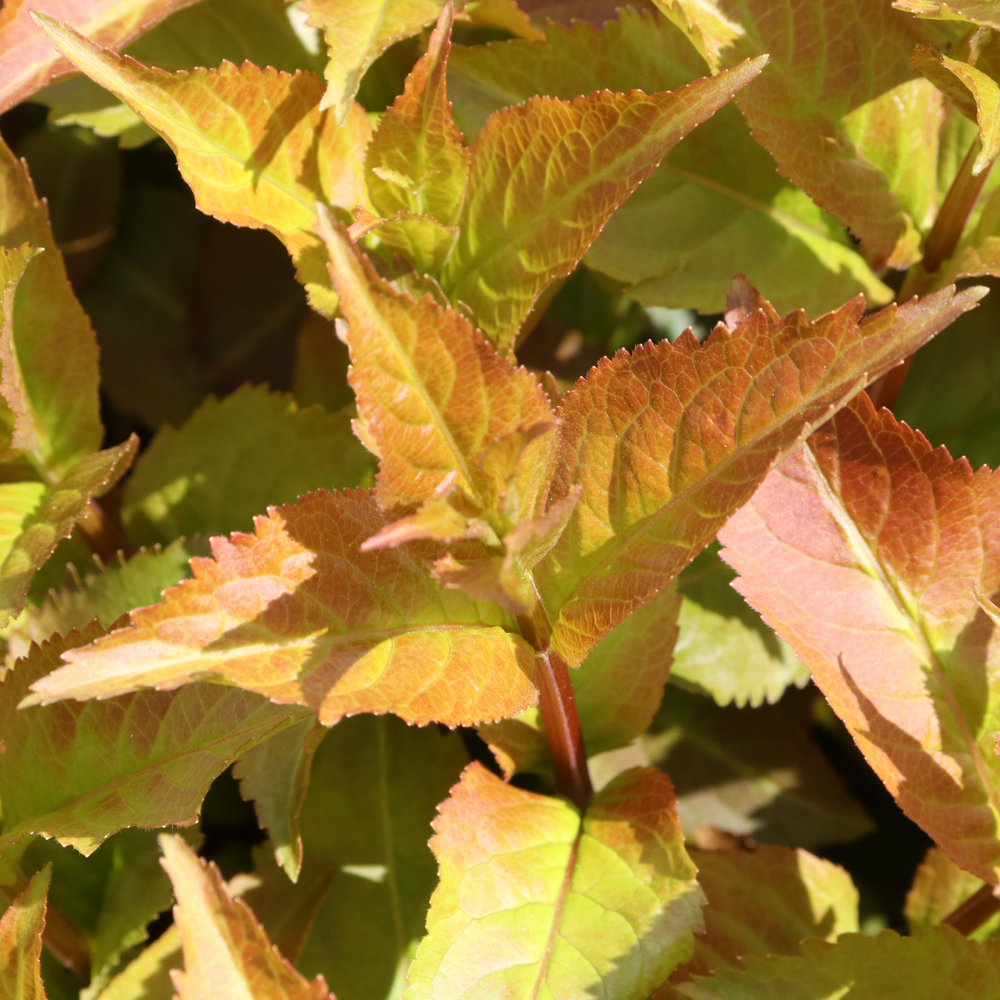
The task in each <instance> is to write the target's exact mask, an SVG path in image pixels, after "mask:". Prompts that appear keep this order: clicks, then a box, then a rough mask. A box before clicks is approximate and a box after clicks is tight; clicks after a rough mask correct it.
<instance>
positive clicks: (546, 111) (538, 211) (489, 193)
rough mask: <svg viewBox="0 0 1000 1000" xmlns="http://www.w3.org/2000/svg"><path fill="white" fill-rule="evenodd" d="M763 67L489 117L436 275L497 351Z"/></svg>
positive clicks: (541, 101)
mask: <svg viewBox="0 0 1000 1000" xmlns="http://www.w3.org/2000/svg"><path fill="white" fill-rule="evenodd" d="M764 61H765V60H764V58H763V57H761V58H759V59H756V60H750V61H748V62H745V63H742V64H740V65H739V66H737V67H736V68H734V69H732V70H729V71H727V72H725V73H721V74H719V75H718V76H714V77H710V78H705V79H703V80H699V81H697V82H695V83H692V84H690V85H689V86H687V87H683V88H681V89H680V90H677V91H675V92H668V93H660V94H653V95H650V96H647V95H645V94H643V93H641V92H639V91H633V92H632V93H629V94H611V93H606V92H602V93H596V94H591V95H590V96H587V97H579V98H577V99H576V100H574V101H571V102H566V101H559V100H555V99H553V98H544V97H538V98H534V99H533V100H530V101H528V102H527V103H526V104H523V105H518V106H516V107H513V108H508V109H506V110H504V111H501V112H499V113H498V114H496V115H494V116H493V117H492V118H491V119H490V120H489V122H488V123H487V125H486V127H485V128H484V129H483V131H482V132H480V133H479V135H478V136H477V137H476V139H475V141H474V142H473V143H472V146H471V147H470V153H471V157H472V161H471V169H470V174H469V193H468V196H467V197H466V199H465V204H464V208H463V211H462V215H461V217H460V227H461V236H460V238H459V241H458V243H457V244H456V247H455V250H454V251H453V253H452V255H451V256H450V257H449V259H448V261H447V263H446V265H445V268H444V271H443V273H442V287H443V288H444V290H445V291H446V292H447V294H448V296H449V298H450V299H451V300H452V302H454V303H456V304H458V303H463V304H464V305H465V306H466V307H467V308H468V309H469V310H470V311H471V313H472V315H473V316H474V317H475V319H476V323H477V324H478V325H479V326H480V327H481V328H482V329H483V330H484V331H485V332H486V334H487V335H488V336H489V337H490V338H491V339H492V340H493V342H494V343H495V344H497V346H498V347H499V348H500V349H501V350H510V349H511V347H512V346H513V344H514V341H515V338H516V336H517V331H518V329H519V327H520V325H521V322H522V321H523V320H524V318H525V317H526V316H527V315H528V312H529V311H530V309H531V307H532V306H533V305H534V303H535V301H536V299H537V298H538V296H539V294H540V293H541V292H542V291H543V290H544V289H545V287H546V286H547V285H548V284H549V283H550V282H551V281H552V280H554V279H555V278H559V277H565V276H566V275H567V274H569V273H570V271H572V269H573V268H574V267H575V266H576V264H577V262H578V261H579V260H580V258H581V257H582V256H583V255H584V253H585V252H586V251H587V249H588V248H589V246H590V244H591V243H592V242H593V241H594V239H596V237H597V235H598V233H599V232H600V231H601V227H602V226H603V225H604V223H605V222H606V221H607V220H608V218H609V217H610V215H611V213H612V212H613V211H614V210H615V209H616V208H617V207H618V206H619V205H620V204H621V203H622V202H623V201H624V200H625V199H626V198H627V197H628V196H629V195H630V194H631V193H632V192H633V191H634V190H635V188H636V187H637V186H638V184H639V183H640V182H641V181H642V180H644V179H645V178H646V177H648V176H649V174H651V173H652V172H653V170H654V169H655V168H656V166H657V165H658V164H659V162H660V160H661V159H663V157H664V156H665V155H666V154H667V153H668V152H669V151H670V150H671V149H672V148H673V147H674V146H675V145H676V144H677V143H678V142H679V141H680V140H681V139H682V138H683V137H684V136H685V135H686V134H687V133H688V132H690V131H691V130H692V129H693V128H694V127H695V126H696V125H698V124H700V123H701V122H703V121H705V119H706V118H709V117H710V116H711V115H712V114H713V113H714V112H715V111H717V110H718V109H719V108H720V107H722V106H723V105H724V104H726V103H727V102H728V101H729V100H730V99H731V98H732V96H733V94H735V93H736V92H737V91H738V90H739V89H740V88H741V87H744V86H745V85H746V84H747V83H749V82H750V81H751V80H753V79H754V77H756V76H757V74H758V73H759V72H760V70H761V68H762V66H763V64H764Z"/></svg>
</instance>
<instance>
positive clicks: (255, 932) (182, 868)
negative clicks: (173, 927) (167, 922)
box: [160, 834, 330, 1000]
mask: <svg viewBox="0 0 1000 1000" xmlns="http://www.w3.org/2000/svg"><path fill="white" fill-rule="evenodd" d="M160 845H161V846H162V848H163V867H164V868H165V869H166V870H167V874H168V875H169V876H170V881H171V882H173V884H174V893H175V895H176V896H177V906H176V908H175V915H176V920H177V924H178V927H179V928H180V935H181V943H182V945H183V948H184V971H183V972H174V973H173V980H174V986H175V987H176V989H177V995H178V1000H209V998H212V1000H214V998H216V997H218V996H219V995H220V991H221V990H237V989H239V990H240V991H241V992H244V993H245V995H246V996H248V997H253V998H254V1000H326V998H327V997H328V996H330V993H329V991H328V990H327V988H326V983H325V982H324V981H323V977H322V976H319V977H317V978H316V979H315V980H313V981H312V982H311V983H310V982H309V981H308V980H306V979H305V978H303V977H302V976H301V975H299V973H298V972H296V971H295V967H294V966H293V965H292V964H291V963H290V962H289V961H288V960H287V959H285V958H283V957H282V956H281V954H280V953H279V952H278V951H277V950H276V949H275V948H274V947H273V945H272V944H271V942H270V941H269V940H268V938H267V935H266V934H265V933H264V931H263V929H262V928H261V926H260V924H259V923H258V922H257V920H256V918H255V917H254V915H253V913H252V912H251V911H250V909H249V907H247V906H246V904H245V903H242V902H240V901H239V900H233V899H230V897H229V894H228V893H227V892H226V887H225V885H224V884H223V882H222V877H221V876H220V875H219V870H218V868H216V867H215V865H214V864H211V863H209V862H205V861H202V860H201V859H200V858H199V857H198V856H197V855H196V854H195V853H194V851H192V850H191V848H190V847H188V846H187V844H185V843H184V841H183V840H181V838H180V837H177V836H171V835H169V834H164V835H163V836H162V837H161V838H160Z"/></svg>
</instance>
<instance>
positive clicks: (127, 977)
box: [95, 924, 183, 1000]
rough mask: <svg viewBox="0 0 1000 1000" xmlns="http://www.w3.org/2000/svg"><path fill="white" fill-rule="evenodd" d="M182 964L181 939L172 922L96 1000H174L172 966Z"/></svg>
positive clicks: (176, 967) (174, 967)
mask: <svg viewBox="0 0 1000 1000" xmlns="http://www.w3.org/2000/svg"><path fill="white" fill-rule="evenodd" d="M182 964H183V954H182V952H181V938H180V934H179V932H178V930H177V925H176V924H172V925H171V926H170V927H168V928H167V929H166V931H164V933H163V934H162V935H161V936H160V937H158V938H157V939H156V940H155V941H154V942H153V943H152V944H151V945H150V946H149V947H148V948H145V949H143V950H142V951H141V952H139V954H138V956H137V957H136V958H134V959H133V960H132V961H131V962H130V963H129V964H128V965H127V966H126V967H125V968H124V969H123V970H122V971H121V972H119V973H118V975H117V976H115V978H114V979H112V980H111V982H110V983H108V985H107V986H105V987H104V989H103V990H101V992H100V993H99V994H98V995H97V997H96V998H95V1000H174V997H175V996H176V995H177V994H176V991H175V990H174V984H173V980H172V979H171V978H170V972H171V970H172V969H179V968H181V966H182Z"/></svg>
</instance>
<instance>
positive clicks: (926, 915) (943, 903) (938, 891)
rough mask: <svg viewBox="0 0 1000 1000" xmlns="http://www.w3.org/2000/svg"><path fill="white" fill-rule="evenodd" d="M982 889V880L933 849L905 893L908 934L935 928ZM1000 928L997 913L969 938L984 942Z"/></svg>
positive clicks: (938, 848)
mask: <svg viewBox="0 0 1000 1000" xmlns="http://www.w3.org/2000/svg"><path fill="white" fill-rule="evenodd" d="M982 887H983V880H982V879H979V878H976V876H975V875H972V874H970V873H969V872H966V871H962V869H961V868H959V867H958V865H956V864H955V862H954V861H952V860H951V858H949V857H948V855H947V854H945V853H944V851H942V850H941V848H940V847H932V848H931V849H930V850H929V851H928V852H927V856H926V857H925V858H924V860H923V862H922V863H921V865H920V867H919V868H918V869H917V873H916V875H914V876H913V885H912V886H911V888H910V891H909V892H908V893H907V894H906V907H905V909H904V913H905V914H906V924H907V927H909V930H910V934H920V933H921V932H922V931H926V930H930V929H931V928H932V927H937V926H938V924H940V923H941V922H942V921H943V920H945V918H946V917H949V916H950V915H951V914H952V913H953V912H954V911H955V910H957V909H958V908H959V906H961V905H962V903H964V902H965V901H966V900H967V899H969V898H970V897H971V896H973V895H975V893H976V892H978V891H979V890H980V889H981V888H982ZM998 929H1000V914H997V915H995V916H994V917H993V918H992V919H990V920H987V921H986V922H985V923H984V924H982V925H981V926H980V927H977V928H976V929H975V931H973V932H972V933H971V934H969V935H968V937H971V938H972V940H973V941H986V940H988V939H989V938H991V937H993V936H994V935H995V934H996V932H997V930H998Z"/></svg>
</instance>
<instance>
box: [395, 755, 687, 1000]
mask: <svg viewBox="0 0 1000 1000" xmlns="http://www.w3.org/2000/svg"><path fill="white" fill-rule="evenodd" d="M434 828H435V831H436V833H435V836H434V838H433V839H432V840H431V848H432V849H433V851H434V853H435V855H436V856H437V859H438V865H439V868H440V881H439V883H438V887H437V889H435V890H434V895H433V897H432V899H431V908H430V912H429V913H428V916H427V936H426V937H425V938H424V939H423V941H421V942H420V947H419V948H418V950H417V955H416V958H415V959H414V961H413V964H412V965H411V966H410V971H409V982H410V987H409V989H408V990H407V991H406V993H405V994H404V997H405V998H406V1000H422V998H424V997H434V998H435V1000H450V998H458V997H470V996H477V997H478V996H482V997H487V996H498V995H504V996H509V997H517V998H520V997H525V998H527V997H537V996H540V995H559V993H560V992H562V991H564V990H566V989H571V990H572V991H573V992H574V993H575V994H576V995H580V996H584V995H587V994H588V993H589V994H590V995H595V994H597V995H601V994H604V995H610V996H614V997H615V998H616V1000H645V998H646V997H648V996H649V993H650V992H651V991H652V990H653V989H655V988H656V987H657V986H659V985H660V983H662V982H663V980H664V979H665V978H666V977H667V976H668V975H669V974H670V973H671V972H672V971H673V969H674V968H675V967H676V966H677V965H678V964H679V963H680V962H682V961H685V960H686V959H687V958H688V957H689V956H690V954H691V948H692V946H693V937H692V933H691V931H692V929H693V928H694V927H695V926H697V924H698V923H699V922H700V908H701V904H702V901H703V896H702V893H701V890H700V889H699V888H698V884H697V881H696V879H695V868H694V865H693V864H692V863H691V861H690V859H689V858H688V856H687V854H686V853H685V852H684V846H683V843H682V839H681V836H680V830H679V829H678V827H677V825H676V820H675V816H674V799H673V793H672V790H671V788H670V783H669V782H668V781H667V780H666V779H665V778H664V777H663V775H662V774H659V773H658V772H656V771H653V770H650V769H634V770H631V771H627V772H626V773H625V774H623V775H621V776H619V777H618V778H617V779H616V780H615V781H614V782H613V783H612V784H611V785H609V786H608V787H607V788H605V789H604V790H603V791H602V792H600V793H599V794H598V795H597V796H596V797H595V798H594V800H593V801H592V802H591V804H590V806H589V807H588V809H587V812H586V814H585V815H584V816H582V817H581V815H580V814H579V812H578V811H577V810H576V809H575V808H574V807H573V806H571V805H570V804H569V803H567V802H564V801H562V800H560V799H552V798H546V797H545V796H542V795H535V794H532V793H531V792H526V791H522V790H521V789H518V788H514V787H512V786H510V785H507V784H504V782H502V781H501V780H500V779H499V778H496V777H494V776H493V775H491V774H490V773H489V772H488V771H487V770H486V769H485V768H484V767H482V765H480V764H470V765H469V767H468V768H466V770H465V772H464V774H463V775H462V781H461V783H460V784H459V785H456V786H455V788H453V789H452V793H451V796H450V797H449V798H448V800H447V801H446V802H444V803H443V804H442V806H441V809H440V814H439V816H438V818H437V820H436V821H435V824H434Z"/></svg>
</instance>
